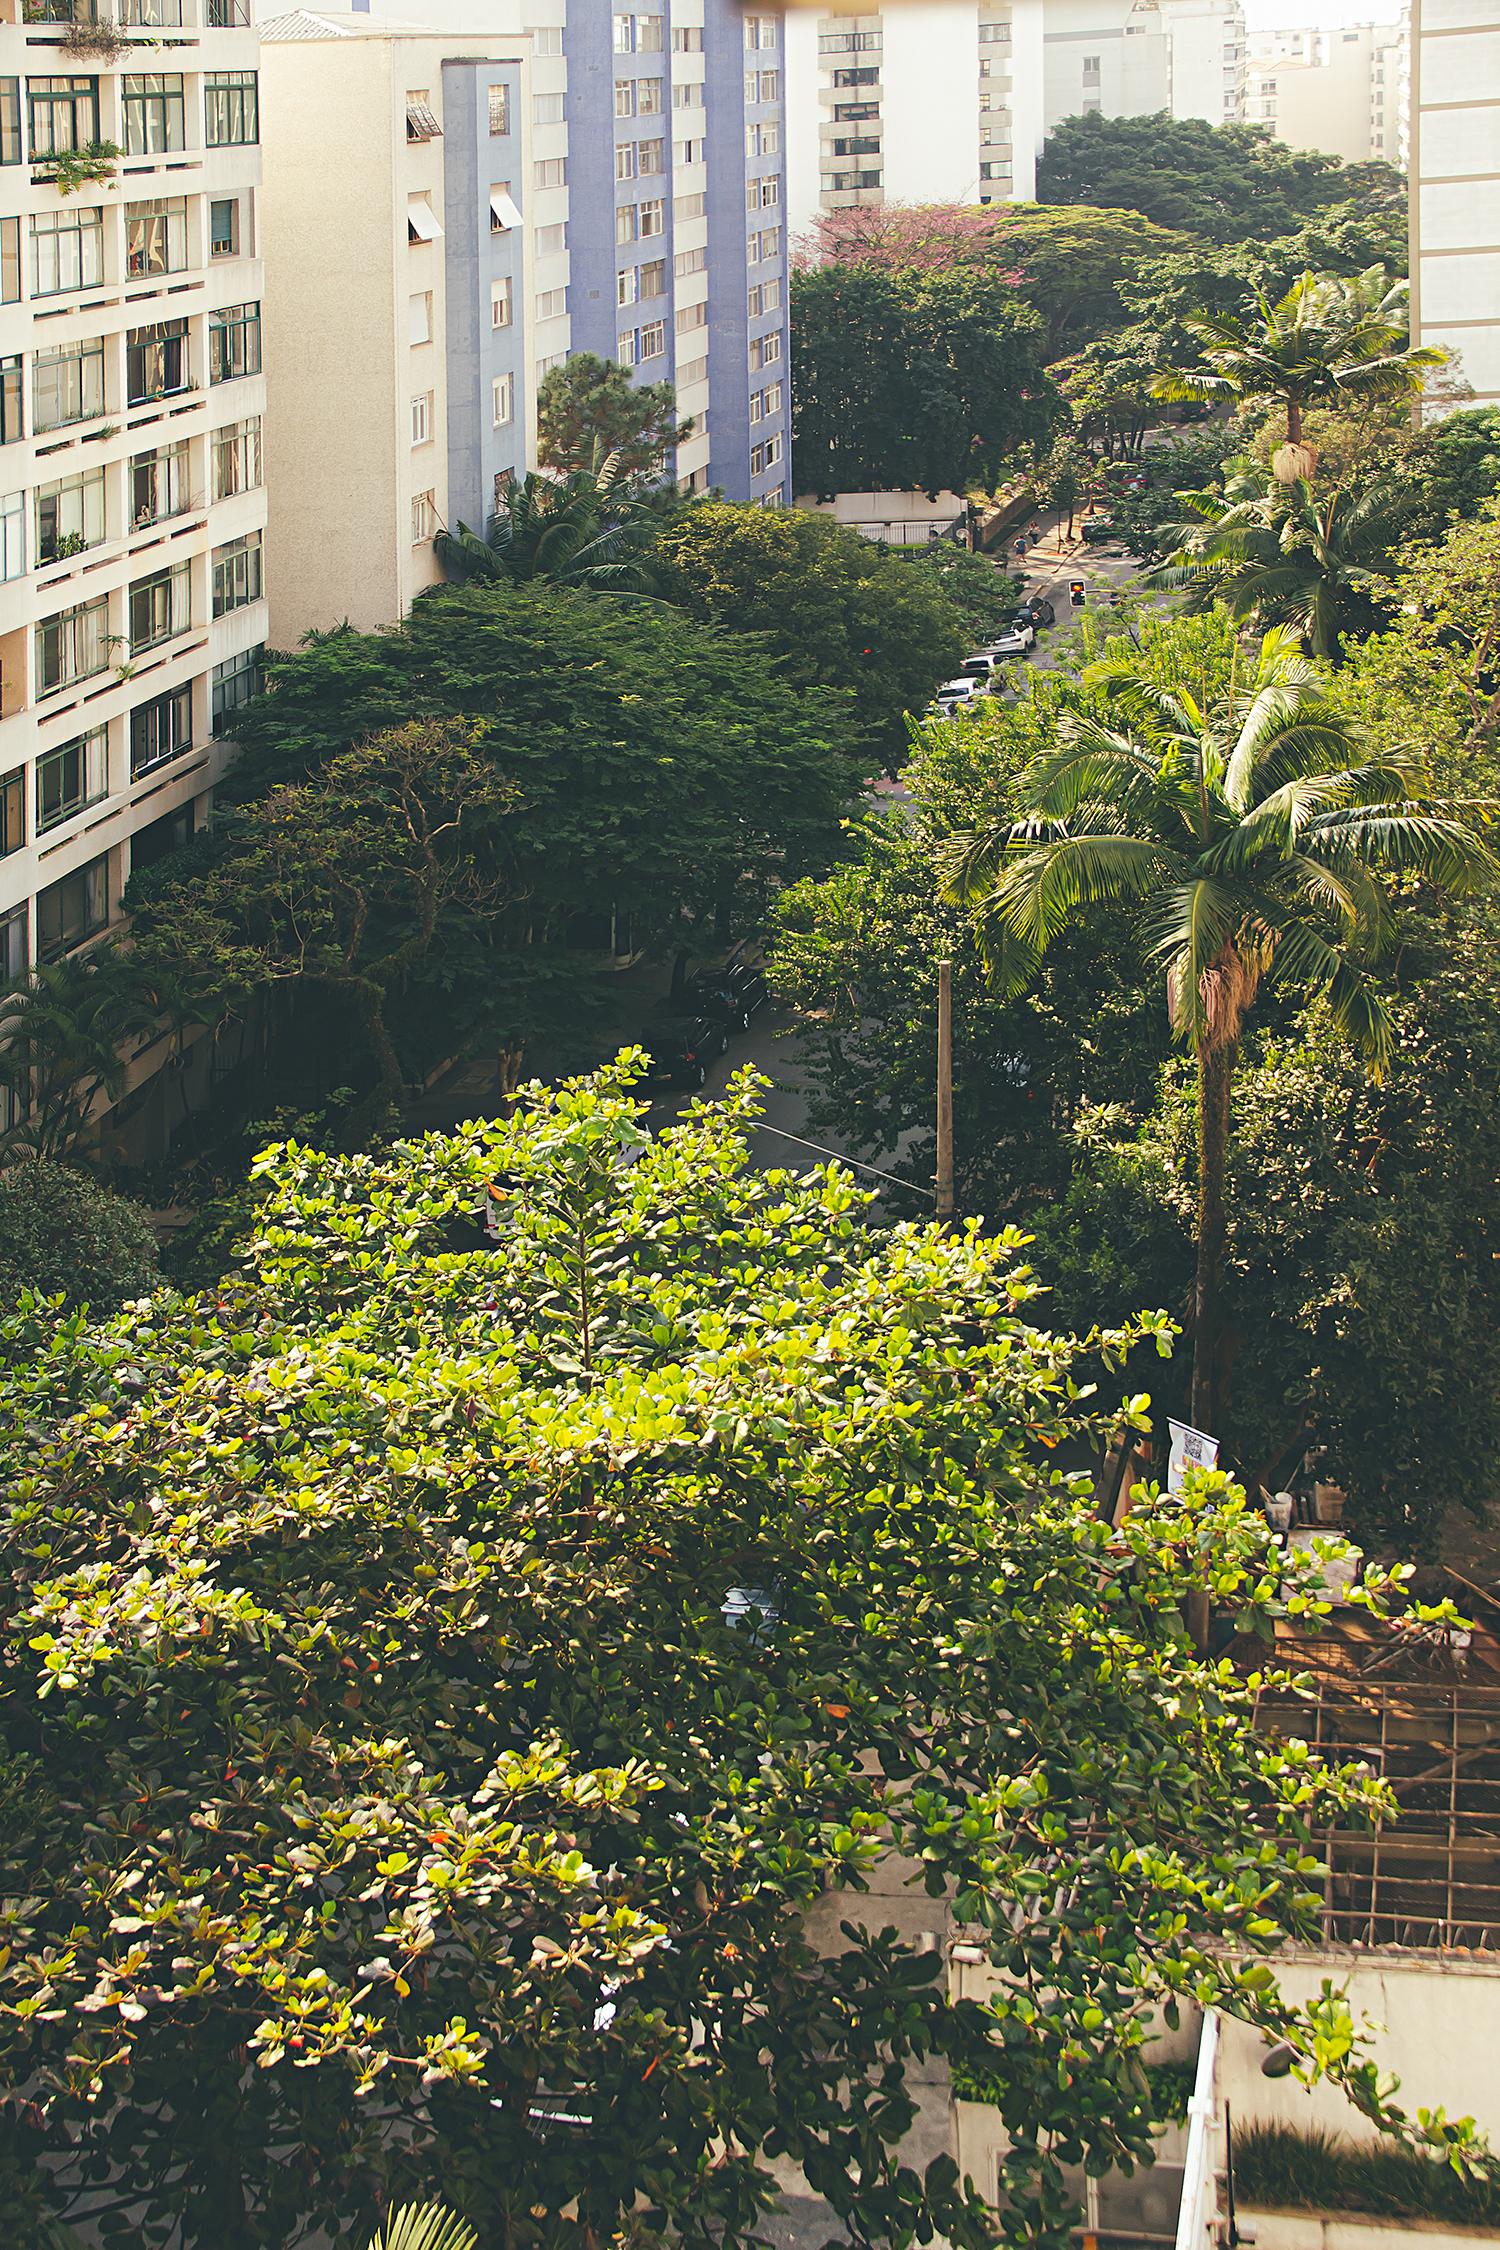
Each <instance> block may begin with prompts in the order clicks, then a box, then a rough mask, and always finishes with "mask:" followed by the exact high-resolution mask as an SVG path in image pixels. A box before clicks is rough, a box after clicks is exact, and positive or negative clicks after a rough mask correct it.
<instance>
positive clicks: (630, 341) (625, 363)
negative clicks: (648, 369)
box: [615, 328, 637, 367]
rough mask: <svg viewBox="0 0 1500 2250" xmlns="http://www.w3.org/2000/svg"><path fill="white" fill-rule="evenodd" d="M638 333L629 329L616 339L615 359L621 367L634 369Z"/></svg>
mask: <svg viewBox="0 0 1500 2250" xmlns="http://www.w3.org/2000/svg"><path fill="white" fill-rule="evenodd" d="M636 342H637V338H636V332H635V330H634V329H633V328H628V329H626V331H625V332H624V334H623V335H620V336H617V337H616V338H615V358H616V360H617V361H618V362H619V364H620V366H621V367H634V365H635V362H636Z"/></svg>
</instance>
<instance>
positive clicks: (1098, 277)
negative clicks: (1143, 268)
mask: <svg viewBox="0 0 1500 2250" xmlns="http://www.w3.org/2000/svg"><path fill="white" fill-rule="evenodd" d="M992 217H993V250H992V255H993V256H994V257H996V258H997V259H998V260H999V261H1000V262H1001V263H1002V264H1003V265H1007V266H1011V267H1014V269H1015V271H1016V273H1017V275H1018V276H1019V280H1020V286H1021V289H1022V291H1023V293H1024V294H1025V296H1026V298H1027V300H1028V301H1029V302H1030V303H1031V304H1033V305H1035V307H1036V309H1037V311H1038V312H1039V313H1040V314H1041V316H1042V318H1043V320H1044V321H1045V322H1046V324H1047V357H1048V358H1049V360H1054V359H1060V358H1062V356H1063V355H1064V353H1067V352H1073V351H1077V350H1078V349H1079V348H1080V347H1081V346H1082V345H1084V344H1087V343H1089V342H1091V341H1092V340H1093V338H1094V337H1095V336H1098V335H1102V334H1105V333H1107V332H1108V331H1109V330H1111V329H1115V328H1119V327H1122V326H1123V325H1124V324H1125V322H1126V320H1127V318H1128V317H1129V316H1128V314H1127V313H1126V311H1125V309H1124V306H1123V305H1122V303H1121V299H1120V289H1121V285H1122V284H1123V283H1124V282H1125V281H1126V280H1127V279H1128V278H1129V276H1131V275H1132V274H1133V273H1134V272H1135V271H1136V269H1137V268H1138V267H1139V265H1140V263H1141V261H1142V259H1143V258H1149V257H1169V256H1172V255H1173V254H1174V253H1178V252H1180V251H1182V250H1184V249H1185V248H1187V243H1186V241H1185V238H1184V237H1183V236H1182V235H1180V234H1175V233H1172V232H1171V231H1169V230H1168V229H1166V228H1163V227H1158V226H1153V225H1152V223H1151V222H1150V221H1149V220H1148V219H1143V218H1142V216H1141V214H1140V212H1139V211H1123V210H1122V211H1110V210H1099V209H1096V208H1094V207H1093V206H1091V205H1089V204H1079V205H1077V206H1076V207H1067V206H1065V207H1063V208H1061V209H1059V208H1058V206H1057V205H1056V204H1054V203H1051V202H1041V203H1007V204H1003V205H1000V206H999V207H998V208H997V209H996V210H995V211H994V213H993V214H992Z"/></svg>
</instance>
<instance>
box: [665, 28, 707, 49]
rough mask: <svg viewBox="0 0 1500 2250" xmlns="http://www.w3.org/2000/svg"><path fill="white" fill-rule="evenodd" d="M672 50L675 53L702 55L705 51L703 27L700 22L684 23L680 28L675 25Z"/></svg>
mask: <svg viewBox="0 0 1500 2250" xmlns="http://www.w3.org/2000/svg"><path fill="white" fill-rule="evenodd" d="M672 52H673V54H674V55H701V54H702V52H703V31H702V27H701V26H700V25H698V24H683V25H682V26H681V27H680V28H678V27H677V26H675V25H674V27H673V31H672Z"/></svg>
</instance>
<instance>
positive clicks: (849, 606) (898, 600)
mask: <svg viewBox="0 0 1500 2250" xmlns="http://www.w3.org/2000/svg"><path fill="white" fill-rule="evenodd" d="M979 567H980V568H983V569H989V568H990V566H989V565H988V564H982V565H980V566H979ZM653 568H654V574H655V578H656V583H657V586H658V588H659V590H660V591H661V593H662V594H663V595H664V596H665V598H666V599H667V600H668V601H670V602H672V603H673V604H675V605H676V606H677V607H678V608H680V609H683V610H685V611H686V612H687V613H688V615H689V616H691V617H695V618H699V619H701V620H702V621H703V622H704V623H705V624H711V625H717V626H721V627H723V628H725V629H726V630H729V631H732V632H737V633H743V632H751V633H755V634H757V635H759V636H760V638H761V640H762V642H763V644H764V646H765V647H766V648H767V649H770V650H772V651H773V652H774V653H775V655H776V657H777V658H778V660H779V664H778V669H779V670H780V671H781V673H782V675H783V676H784V677H785V678H786V679H788V680H790V681H794V682H795V683H796V684H797V685H798V686H808V687H811V686H826V687H835V688H842V689H844V690H846V691H847V693H848V696H849V708H850V713H851V719H852V725H851V728H850V736H849V748H850V751H851V753H852V754H860V755H863V756H865V757H866V758H868V759H873V760H874V761H875V762H876V763H877V764H882V765H883V764H886V763H894V762H895V760H896V758H897V757H898V756H899V753H900V750H901V748H902V745H903V744H904V742H905V740H906V725H905V714H906V713H907V712H908V711H921V710H924V709H925V708H926V706H927V704H928V703H929V702H930V701H931V698H932V691H933V689H934V688H935V687H936V686H937V685H938V683H939V681H941V680H943V679H945V678H947V676H948V675H949V674H950V673H951V672H952V671H953V668H954V666H955V665H956V664H957V663H958V660H959V658H960V657H961V656H962V655H963V653H964V639H965V635H964V626H963V622H962V620H961V617H960V615H959V612H958V611H957V609H956V608H955V607H954V605H953V604H952V603H951V602H950V601H949V600H948V598H947V596H946V594H945V592H944V590H943V587H942V585H941V584H940V583H939V582H938V580H937V579H936V578H935V577H933V576H932V575H930V574H927V573H924V572H919V571H914V570H910V569H908V568H906V567H905V565H904V564H903V563H902V562H901V561H900V559H899V558H898V557H896V556H895V555H893V554H891V553H889V552H888V551H887V549H886V548H884V547H882V546H880V545H879V544H878V543H877V542H876V541H875V540H872V539H866V538H864V537H863V536H862V535H861V534H860V533H859V532H857V531H852V530H849V529H848V528H847V527H846V526H844V525H842V524H839V523H836V522H835V521H834V519H833V518H832V517H831V516H824V515H816V514H814V513H812V512H811V511H810V510H807V509H801V508H737V507H732V506H730V505H729V504H728V503H726V502H723V501H708V502H704V503H702V504H701V505H699V506H698V507H695V508H691V509H688V510H686V511H685V512H684V513H683V514H682V515H680V516H679V517H678V518H677V520H676V521H675V522H674V523H672V524H670V525H668V526H667V528H666V529H665V530H664V531H663V533H662V535H661V537H660V539H659V540H658V542H657V545H656V549H655V552H654V555H653ZM994 575H995V574H994V572H993V571H991V576H992V577H994Z"/></svg>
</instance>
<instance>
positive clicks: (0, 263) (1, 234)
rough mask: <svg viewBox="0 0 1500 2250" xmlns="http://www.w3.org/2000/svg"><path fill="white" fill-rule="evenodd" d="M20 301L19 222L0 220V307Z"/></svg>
mask: <svg viewBox="0 0 1500 2250" xmlns="http://www.w3.org/2000/svg"><path fill="white" fill-rule="evenodd" d="M20 301H21V222H20V220H19V219H0V305H16V304H19V303H20Z"/></svg>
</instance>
